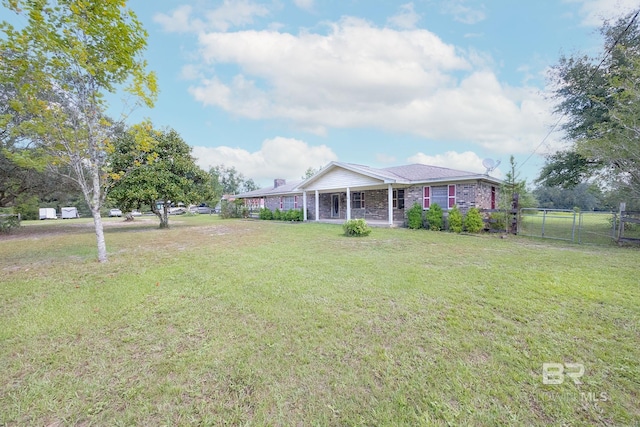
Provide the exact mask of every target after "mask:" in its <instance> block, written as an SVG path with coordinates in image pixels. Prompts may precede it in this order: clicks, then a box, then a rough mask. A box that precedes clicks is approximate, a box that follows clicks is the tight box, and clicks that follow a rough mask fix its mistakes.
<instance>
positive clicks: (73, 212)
mask: <svg viewBox="0 0 640 427" xmlns="http://www.w3.org/2000/svg"><path fill="white" fill-rule="evenodd" d="M60 211H61V215H60V217H61V218H62V219H69V218H79V217H80V215H78V208H76V207H73V206H70V207H66V208H61V209H60Z"/></svg>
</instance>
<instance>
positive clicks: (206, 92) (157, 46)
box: [128, 0, 640, 186]
mask: <svg viewBox="0 0 640 427" xmlns="http://www.w3.org/2000/svg"><path fill="white" fill-rule="evenodd" d="M128 5H129V7H130V8H131V9H133V11H134V12H135V13H136V14H137V16H138V18H139V19H140V20H141V21H142V23H143V25H144V27H145V29H146V30H147V31H148V33H149V38H148V48H147V50H146V52H145V58H146V59H147V61H148V64H149V69H150V70H153V71H155V72H156V73H157V76H158V83H159V88H160V93H159V97H158V101H157V103H156V106H155V108H153V109H147V110H140V111H136V112H135V114H133V115H132V116H131V117H130V119H129V120H130V121H133V122H135V121H139V120H141V119H142V118H150V119H151V120H152V122H153V124H154V126H155V127H156V128H163V127H171V128H173V129H175V130H176V131H177V132H178V133H180V135H181V136H182V137H183V139H184V140H185V141H186V142H187V143H188V144H189V145H190V146H192V147H193V151H192V154H193V156H194V157H195V158H196V159H197V163H198V165H199V166H201V167H202V168H203V169H205V170H208V169H209V168H210V167H212V166H215V165H220V164H224V165H225V166H227V167H231V166H233V167H235V168H236V169H237V170H238V171H239V172H241V173H242V174H243V175H244V176H245V177H246V178H251V179H253V180H254V181H255V182H256V183H258V184H259V185H260V186H269V185H271V184H272V183H273V180H274V179H275V178H284V179H287V180H299V179H301V178H302V176H303V175H304V173H305V171H306V170H307V169H308V168H310V167H311V168H314V169H318V168H320V167H322V166H325V165H326V164H327V163H329V162H331V161H340V162H349V163H358V164H364V165H368V166H372V167H378V168H384V167H390V166H397V165H403V164H410V163H425V164H431V165H436V166H444V167H449V168H453V169H460V170H465V171H473V172H479V173H484V172H486V168H485V167H484V166H483V159H492V160H494V161H501V164H500V165H499V166H498V168H496V169H495V170H494V171H492V172H491V175H493V176H496V177H504V174H505V173H506V172H507V170H508V168H507V166H508V164H509V158H510V156H511V155H513V156H514V157H515V160H516V163H517V165H518V173H519V175H520V178H522V179H527V182H529V183H531V182H532V181H533V180H534V179H535V178H536V176H537V174H538V172H539V170H540V167H541V166H542V165H543V164H544V156H545V155H546V154H549V153H552V152H554V151H556V150H558V149H561V148H562V147H563V146H564V144H566V142H564V141H563V138H562V133H561V131H560V130H559V129H558V127H555V125H556V124H557V123H558V122H559V121H561V120H562V117H559V116H558V115H555V114H554V113H553V110H554V101H553V99H551V97H550V93H551V87H552V82H551V81H550V79H549V78H548V75H549V71H550V68H551V67H553V66H554V65H555V64H557V63H558V60H559V58H560V56H561V55H563V54H564V55H572V54H575V53H584V54H588V55H593V56H597V55H600V54H601V52H602V49H603V48H602V39H601V37H600V35H599V32H598V30H599V28H600V26H601V25H602V22H603V20H604V19H615V18H617V17H619V16H621V14H623V13H625V12H630V11H631V10H633V9H634V8H638V7H640V2H639V1H638V0H536V1H532V0H484V1H476V0H414V1H413V2H403V1H391V0H366V1H365V0H324V1H323V0H218V1H211V0H191V1H186V0H184V1H180V0H153V1H149V0H130V1H129V2H128ZM131 124H133V123H131Z"/></svg>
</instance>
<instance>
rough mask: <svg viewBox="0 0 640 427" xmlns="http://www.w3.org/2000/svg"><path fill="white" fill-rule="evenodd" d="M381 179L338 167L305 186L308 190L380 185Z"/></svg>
mask: <svg viewBox="0 0 640 427" xmlns="http://www.w3.org/2000/svg"><path fill="white" fill-rule="evenodd" d="M381 183H382V181H381V180H379V179H375V178H372V177H370V176H366V175H362V174H359V173H356V172H352V171H350V170H345V169H336V170H333V171H331V172H329V173H328V174H326V175H324V176H322V177H320V178H319V179H318V180H317V181H316V182H314V183H312V184H311V185H309V187H307V188H305V190H307V191H313V190H330V189H334V188H335V189H336V190H337V189H344V188H347V187H365V186H368V185H380V184H381Z"/></svg>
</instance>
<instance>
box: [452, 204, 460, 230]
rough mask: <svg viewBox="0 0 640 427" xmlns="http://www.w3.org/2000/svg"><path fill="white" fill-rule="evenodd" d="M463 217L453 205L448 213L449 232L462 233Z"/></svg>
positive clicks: (456, 206)
mask: <svg viewBox="0 0 640 427" xmlns="http://www.w3.org/2000/svg"><path fill="white" fill-rule="evenodd" d="M462 227H463V217H462V213H461V212H460V209H458V205H454V206H453V208H451V210H450V211H449V230H451V231H453V232H454V233H462Z"/></svg>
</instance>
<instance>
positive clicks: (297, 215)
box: [287, 209, 304, 221]
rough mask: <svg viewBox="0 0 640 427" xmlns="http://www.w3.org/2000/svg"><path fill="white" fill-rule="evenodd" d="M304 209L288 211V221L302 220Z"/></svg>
mask: <svg viewBox="0 0 640 427" xmlns="http://www.w3.org/2000/svg"><path fill="white" fill-rule="evenodd" d="M303 219H304V217H303V216H302V209H290V210H288V211H287V221H302V220H303Z"/></svg>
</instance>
